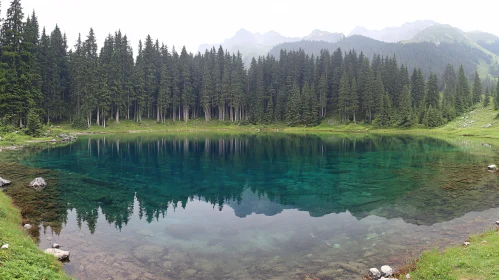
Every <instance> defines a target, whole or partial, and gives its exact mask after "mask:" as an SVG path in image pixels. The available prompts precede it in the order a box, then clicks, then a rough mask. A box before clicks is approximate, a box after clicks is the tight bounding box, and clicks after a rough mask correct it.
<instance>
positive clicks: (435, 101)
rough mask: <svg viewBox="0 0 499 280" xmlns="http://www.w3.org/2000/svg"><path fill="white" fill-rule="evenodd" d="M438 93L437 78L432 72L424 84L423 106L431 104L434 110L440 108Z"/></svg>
mask: <svg viewBox="0 0 499 280" xmlns="http://www.w3.org/2000/svg"><path fill="white" fill-rule="evenodd" d="M439 100H440V93H439V91H438V78H437V75H436V74H434V73H431V74H430V77H429V78H428V83H427V84H426V96H425V107H426V108H428V107H430V106H432V108H434V109H435V110H439V109H440V101H439Z"/></svg>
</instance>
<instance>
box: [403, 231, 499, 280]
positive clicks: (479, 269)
mask: <svg viewBox="0 0 499 280" xmlns="http://www.w3.org/2000/svg"><path fill="white" fill-rule="evenodd" d="M467 241H469V242H470V245H468V246H465V245H461V246H454V247H449V248H447V249H445V251H442V252H439V251H438V250H436V249H435V250H433V251H428V252H425V253H423V254H422V255H421V257H420V258H419V260H418V261H417V262H415V263H413V264H411V265H409V268H410V269H408V270H407V271H404V272H403V273H402V274H403V275H401V277H400V279H405V278H404V277H405V273H406V272H409V273H410V274H411V279H435V280H436V279H445V280H447V279H449V280H450V279H456V280H457V279H459V280H461V279H484V280H485V279H499V267H498V266H497V263H499V232H498V231H497V230H493V231H488V232H485V233H483V234H479V235H474V236H471V237H470V239H469V240H467Z"/></svg>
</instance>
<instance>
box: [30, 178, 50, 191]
mask: <svg viewBox="0 0 499 280" xmlns="http://www.w3.org/2000/svg"><path fill="white" fill-rule="evenodd" d="M29 186H30V187H32V188H34V189H37V190H43V189H44V188H45V187H46V186H47V182H45V179H43V178H42V177H38V178H35V179H34V180H33V181H31V183H29Z"/></svg>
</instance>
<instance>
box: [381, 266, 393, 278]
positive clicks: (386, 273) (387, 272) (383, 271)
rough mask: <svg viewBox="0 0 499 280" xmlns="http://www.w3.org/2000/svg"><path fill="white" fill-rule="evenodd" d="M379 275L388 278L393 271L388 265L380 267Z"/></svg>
mask: <svg viewBox="0 0 499 280" xmlns="http://www.w3.org/2000/svg"><path fill="white" fill-rule="evenodd" d="M381 274H383V276H384V277H389V276H392V275H393V269H392V268H391V267H389V266H388V265H384V266H382V267H381Z"/></svg>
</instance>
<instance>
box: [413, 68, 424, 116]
mask: <svg viewBox="0 0 499 280" xmlns="http://www.w3.org/2000/svg"><path fill="white" fill-rule="evenodd" d="M411 97H412V108H413V109H414V110H418V109H419V108H420V107H421V106H423V100H424V97H425V82H424V77H423V74H422V72H421V69H414V71H413V72H412V77H411Z"/></svg>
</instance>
